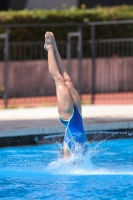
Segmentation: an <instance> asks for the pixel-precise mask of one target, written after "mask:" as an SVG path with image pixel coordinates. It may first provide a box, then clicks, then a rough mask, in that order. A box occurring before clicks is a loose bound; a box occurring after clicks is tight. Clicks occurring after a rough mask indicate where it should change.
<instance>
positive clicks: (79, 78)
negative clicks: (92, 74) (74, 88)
mask: <svg viewBox="0 0 133 200" xmlns="http://www.w3.org/2000/svg"><path fill="white" fill-rule="evenodd" d="M78 32H79V38H78V93H79V95H81V93H82V91H81V88H82V26H79V27H78Z"/></svg>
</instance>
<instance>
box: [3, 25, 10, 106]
mask: <svg viewBox="0 0 133 200" xmlns="http://www.w3.org/2000/svg"><path fill="white" fill-rule="evenodd" d="M4 54H5V67H4V86H5V91H4V105H5V108H7V107H8V64H9V30H8V28H6V37H5V49H4Z"/></svg>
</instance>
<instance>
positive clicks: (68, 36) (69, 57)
mask: <svg viewBox="0 0 133 200" xmlns="http://www.w3.org/2000/svg"><path fill="white" fill-rule="evenodd" d="M70 59H71V37H70V34H69V33H68V35H67V61H68V65H67V67H68V68H67V71H68V74H69V75H70V73H71V72H70V69H71V66H70V64H71V61H70Z"/></svg>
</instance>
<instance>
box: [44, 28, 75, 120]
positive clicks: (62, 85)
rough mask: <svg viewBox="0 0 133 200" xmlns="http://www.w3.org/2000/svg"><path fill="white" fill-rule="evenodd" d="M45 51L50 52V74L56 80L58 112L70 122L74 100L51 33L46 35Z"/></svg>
mask: <svg viewBox="0 0 133 200" xmlns="http://www.w3.org/2000/svg"><path fill="white" fill-rule="evenodd" d="M44 47H45V49H46V50H47V51H48V66H49V73H50V74H51V76H52V77H53V79H54V80H55V85H56V94H57V101H58V111H59V113H60V115H61V117H62V118H63V119H66V120H68V119H69V118H70V117H71V115H72V112H73V99H72V97H71V94H70V92H69V89H68V87H67V84H66V81H65V79H64V77H63V76H62V75H61V73H60V71H59V69H58V64H57V62H56V59H55V54H54V41H53V37H52V36H51V35H50V33H49V32H46V34H45V45H44Z"/></svg>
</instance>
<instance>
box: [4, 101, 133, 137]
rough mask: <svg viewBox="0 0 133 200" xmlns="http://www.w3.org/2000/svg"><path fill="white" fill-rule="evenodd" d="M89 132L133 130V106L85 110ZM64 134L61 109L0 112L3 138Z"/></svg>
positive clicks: (100, 106)
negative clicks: (59, 117)
mask: <svg viewBox="0 0 133 200" xmlns="http://www.w3.org/2000/svg"><path fill="white" fill-rule="evenodd" d="M82 114H83V119H84V127H85V130H86V131H87V130H103V129H104V130H105V129H118V128H133V105H84V106H82ZM62 131H64V127H63V126H62V124H61V123H60V121H59V119H58V112H57V107H40V108H18V109H7V110H5V109H3V110H0V137H6V136H16V135H17V136H18V135H35V134H40V133H50V134H53V133H57V132H62Z"/></svg>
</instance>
